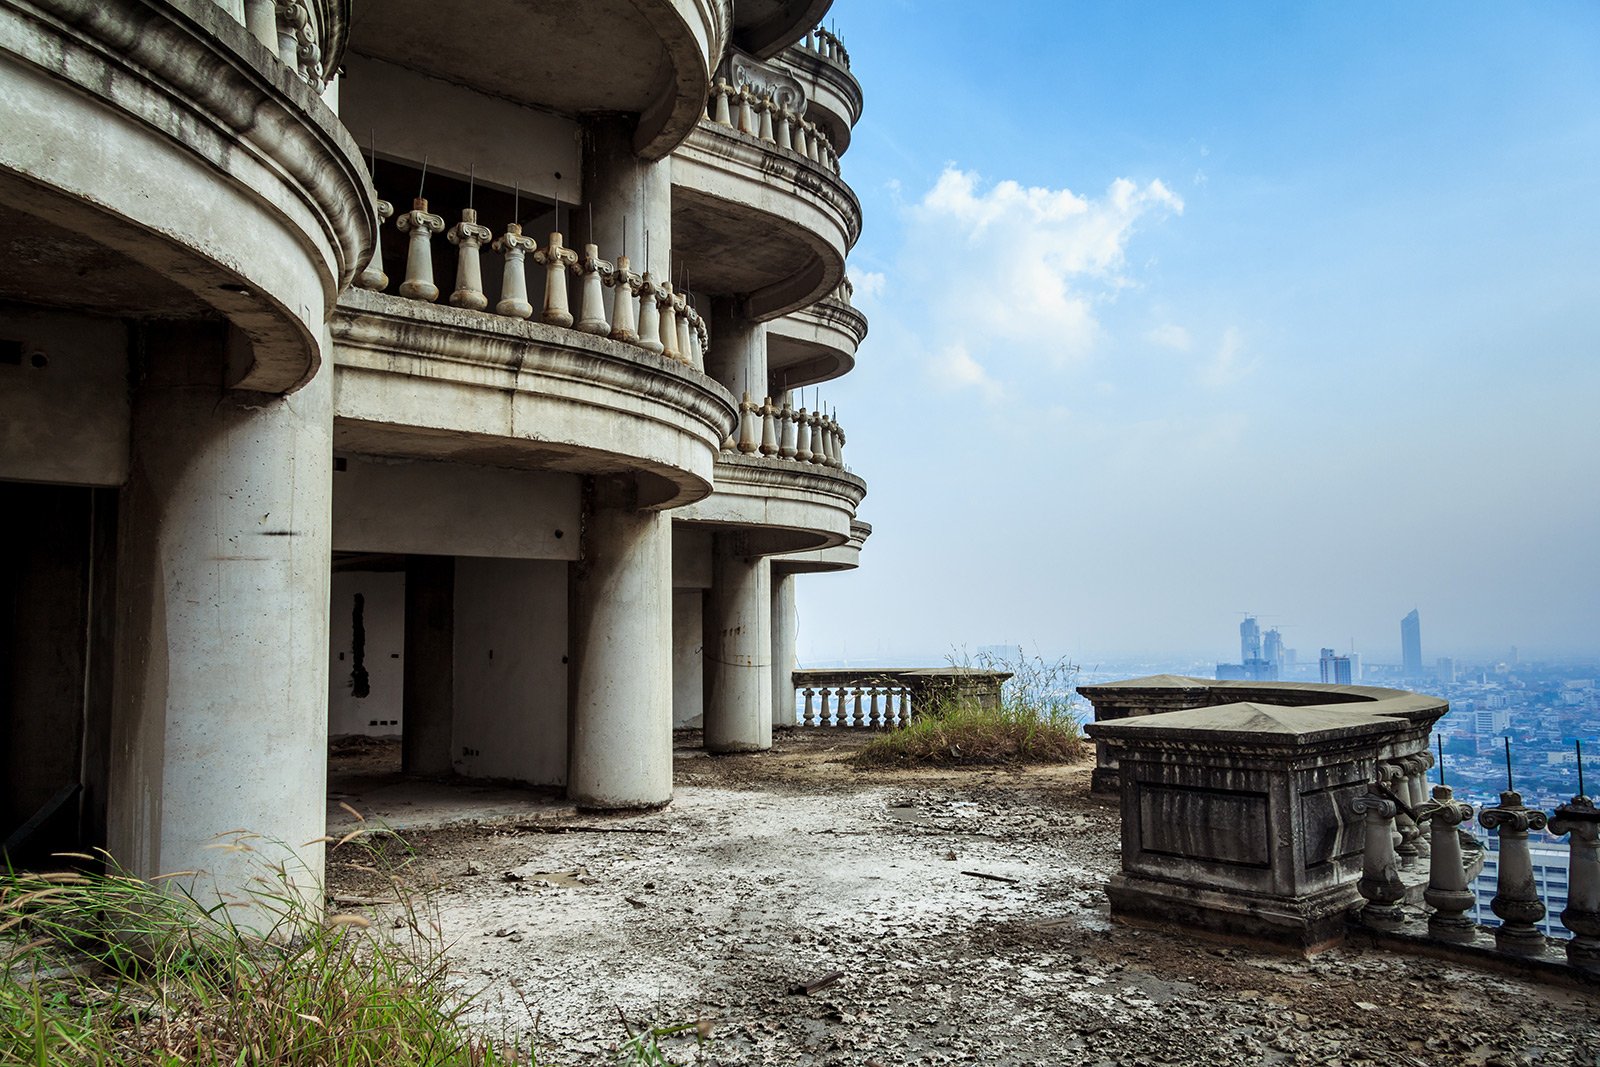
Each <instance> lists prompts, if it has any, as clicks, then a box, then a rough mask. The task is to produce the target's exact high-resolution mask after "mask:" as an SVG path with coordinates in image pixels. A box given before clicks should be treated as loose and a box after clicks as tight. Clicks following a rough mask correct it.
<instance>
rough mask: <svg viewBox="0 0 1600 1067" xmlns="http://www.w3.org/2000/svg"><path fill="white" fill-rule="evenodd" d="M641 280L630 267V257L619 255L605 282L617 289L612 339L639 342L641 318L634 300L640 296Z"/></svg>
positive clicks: (612, 312) (612, 315) (631, 342)
mask: <svg viewBox="0 0 1600 1067" xmlns="http://www.w3.org/2000/svg"><path fill="white" fill-rule="evenodd" d="M640 281H641V279H640V277H639V276H638V275H637V274H635V273H633V272H632V271H631V270H629V269H628V257H627V256H618V257H617V265H616V266H615V267H614V268H613V269H612V271H611V273H610V275H608V276H607V277H606V279H605V283H606V284H607V285H609V286H611V287H612V288H613V289H615V290H616V292H615V293H614V294H613V295H612V299H611V339H612V340H614V341H626V342H628V343H629V344H638V343H639V318H638V315H637V314H636V313H635V312H634V307H633V302H634V299H635V298H636V297H637V296H638V291H639V283H640Z"/></svg>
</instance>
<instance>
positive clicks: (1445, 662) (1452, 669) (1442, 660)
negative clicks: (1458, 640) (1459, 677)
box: [1434, 656, 1456, 685]
mask: <svg viewBox="0 0 1600 1067" xmlns="http://www.w3.org/2000/svg"><path fill="white" fill-rule="evenodd" d="M1434 672H1435V673H1436V674H1438V676H1439V681H1441V682H1443V683H1444V684H1445V685H1454V684H1455V680H1456V661H1455V660H1453V659H1451V658H1450V657H1449V656H1440V657H1439V661H1438V663H1437V664H1436V666H1435V668H1434Z"/></svg>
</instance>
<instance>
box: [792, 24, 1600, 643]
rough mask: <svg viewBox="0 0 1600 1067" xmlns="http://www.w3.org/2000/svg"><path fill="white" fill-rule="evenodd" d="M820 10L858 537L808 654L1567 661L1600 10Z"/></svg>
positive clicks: (1598, 440) (1576, 614) (1582, 593)
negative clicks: (859, 500) (836, 71)
mask: <svg viewBox="0 0 1600 1067" xmlns="http://www.w3.org/2000/svg"><path fill="white" fill-rule="evenodd" d="M829 21H830V22H832V23H834V24H836V26H837V29H838V33H839V34H840V36H841V37H842V38H843V39H844V41H845V44H846V46H847V47H848V48H849V49H850V52H851V58H852V62H853V65H854V66H853V70H854V73H855V74H856V75H857V77H858V78H859V79H860V80H861V82H862V84H863V88H864V92H865V96H866V109H865V113H864V116H863V118H862V120H861V122H860V124H859V125H858V126H857V128H856V133H855V138H854V140H853V142H852V146H851V149H850V151H849V153H848V154H847V155H846V156H845V157H844V175H845V177H846V179H847V180H848V181H849V182H850V184H851V185H852V187H853V188H854V189H855V190H856V191H857V193H858V194H859V195H860V197H861V200H862V204H863V209H864V211H865V214H866V228H865V232H864V234H863V237H862V239H861V241H860V243H859V244H858V245H857V247H856V249H855V251H854V252H853V253H852V256H851V275H852V277H853V278H854V279H855V280H856V282H857V287H858V291H857V300H856V303H857V305H858V306H860V307H861V308H862V309H863V310H864V311H865V312H866V313H867V314H868V316H869V317H870V320H871V331H872V332H871V336H870V337H869V338H868V339H867V342H866V344H865V345H864V346H863V348H862V351H861V353H860V355H859V358H858V364H857V369H856V371H855V372H854V373H853V374H851V375H850V376H848V377H847V378H845V379H843V380H841V381H838V382H833V383H829V384H827V385H825V386H824V387H823V389H822V395H823V399H824V400H825V401H826V402H828V403H830V404H834V405H837V406H838V408H839V411H840V419H841V422H842V423H843V425H844V427H845V430H846V432H847V434H848V435H849V443H848V445H847V448H846V459H847V462H848V463H849V464H850V465H851V467H852V468H853V469H855V470H856V471H858V472H859V473H861V474H862V475H863V476H864V477H865V478H866V479H867V482H868V486H869V495H868V497H867V500H866V502H865V504H864V506H863V508H862V517H863V518H865V519H866V520H867V521H869V522H872V523H873V524H874V534H873V537H872V539H871V541H869V543H868V545H867V549H866V551H865V553H864V554H863V557H862V566H861V568H860V569H859V570H858V571H855V572H850V573H847V574H839V575H824V576H819V577H808V578H805V579H802V581H801V583H800V605H801V639H800V654H801V658H802V661H805V662H813V661H820V660H833V659H837V658H841V657H849V658H850V659H851V660H862V661H866V660H869V659H888V660H900V659H909V658H917V659H926V658H929V657H934V658H938V657H941V656H942V655H943V654H944V653H945V652H946V651H948V650H951V649H954V648H958V647H961V646H966V647H975V646H978V645H986V644H998V643H1009V644H1022V645H1024V646H1026V647H1027V648H1028V649H1029V650H1030V651H1032V650H1034V649H1036V648H1037V649H1038V650H1040V651H1041V652H1043V653H1045V654H1047V655H1058V654H1065V655H1070V656H1072V657H1074V658H1075V659H1077V660H1079V661H1080V662H1084V663H1092V662H1099V661H1104V660H1110V659H1116V658H1120V657H1136V656H1165V657H1185V656H1190V655H1192V656H1197V657H1207V656H1215V657H1219V658H1222V657H1226V656H1227V655H1229V654H1230V653H1231V654H1233V655H1237V649H1238V643H1237V629H1236V627H1237V623H1238V619H1239V617H1240V612H1242V611H1246V610H1248V611H1253V612H1258V613H1261V614H1262V615H1263V616H1267V617H1266V618H1264V620H1263V621H1264V623H1265V624H1267V625H1272V624H1278V625H1281V626H1282V627H1283V628H1284V631H1285V634H1286V638H1287V642H1288V644H1289V645H1290V646H1291V647H1295V648H1297V649H1298V650H1299V651H1300V652H1301V654H1302V656H1304V655H1308V654H1309V655H1313V656H1314V655H1315V652H1316V649H1317V648H1318V647H1320V646H1322V645H1335V646H1338V647H1340V648H1347V647H1349V646H1350V645H1351V644H1352V643H1353V644H1354V647H1355V649H1356V650H1357V651H1359V652H1361V653H1362V654H1363V656H1364V657H1365V658H1366V659H1367V660H1368V661H1369V662H1377V663H1382V662H1392V661H1396V660H1398V658H1399V619H1400V617H1401V616H1402V615H1404V614H1405V613H1406V612H1407V611H1409V610H1411V609H1412V608H1413V607H1415V608H1418V609H1419V611H1420V612H1421V615H1422V620H1423V638H1424V649H1423V651H1424V656H1425V657H1427V658H1429V659H1432V658H1433V657H1435V656H1446V655H1453V656H1457V657H1462V658H1472V657H1475V656H1491V655H1492V656H1504V655H1505V654H1506V653H1507V651H1508V649H1509V647H1510V646H1511V645H1513V644H1515V645H1518V646H1519V648H1520V649H1521V651H1522V654H1523V656H1524V657H1530V656H1538V655H1549V656H1555V655H1570V654H1589V655H1600V412H1597V408H1600V403H1597V401H1600V369H1597V368H1600V364H1597V360H1596V356H1597V355H1600V352H1597V349H1600V205H1597V203H1596V195H1597V193H1600V4H1594V3H1545V4H1489V3H1451V4H1443V3H1439V4H1432V3H1406V4H1399V3H1396V4H1377V3H1350V2H1346V3H1325V4H1305V5H1298V4H1278V3H1265V2H1261V3H1249V4H1210V3H1207V4H1177V3H1174V4H1138V3H1112V2H1104V3H1079V2H1064V3H1020V2H1019V3H1007V2H1004V0H996V2H991V3H985V4H975V3H964V2H947V3H922V2H914V0H838V2H837V3H836V4H835V5H834V8H833V11H832V12H831V14H830V16H829Z"/></svg>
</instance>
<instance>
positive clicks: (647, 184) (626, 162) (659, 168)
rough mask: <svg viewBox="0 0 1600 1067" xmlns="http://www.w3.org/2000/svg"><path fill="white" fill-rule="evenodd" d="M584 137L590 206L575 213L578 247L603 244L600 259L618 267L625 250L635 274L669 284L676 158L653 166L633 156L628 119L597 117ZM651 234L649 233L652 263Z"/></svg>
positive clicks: (585, 186) (573, 214)
mask: <svg viewBox="0 0 1600 1067" xmlns="http://www.w3.org/2000/svg"><path fill="white" fill-rule="evenodd" d="M585 132H586V136H585V142H584V176H585V183H584V188H585V189H586V191H587V193H588V197H589V202H588V204H586V205H584V207H583V209H580V210H575V211H573V212H572V222H571V226H572V231H573V235H574V240H573V244H574V246H576V247H578V248H582V247H583V245H584V244H585V243H586V242H587V243H591V244H595V245H598V246H599V249H600V258H601V259H608V260H611V261H612V262H615V261H616V258H617V257H618V256H619V255H621V254H622V250H623V246H624V245H626V246H627V255H628V259H629V260H630V261H631V269H632V270H633V272H634V273H636V274H643V273H644V272H645V271H646V270H648V271H650V274H651V276H652V277H653V278H655V280H656V281H658V282H662V281H667V280H669V279H668V275H667V272H668V269H669V265H668V255H669V253H670V251H671V249H672V157H671V156H668V157H666V158H665V159H659V160H656V161H655V162H653V163H652V162H649V161H647V160H642V159H640V158H639V157H638V156H636V155H634V154H633V129H632V123H631V122H630V121H629V120H627V119H623V118H597V119H594V120H592V121H591V122H590V123H589V125H588V128H587V130H586V131H585ZM590 209H592V211H593V226H592V227H591V225H590ZM624 227H626V229H624ZM646 230H648V231H649V232H650V258H649V262H648V263H647V262H646V261H645V239H644V235H645V231H646ZM580 236H581V237H582V239H581V240H580V239H578V238H579V237H580ZM624 237H626V239H624ZM674 281H675V279H674Z"/></svg>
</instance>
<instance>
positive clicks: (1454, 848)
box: [1352, 742, 1600, 973]
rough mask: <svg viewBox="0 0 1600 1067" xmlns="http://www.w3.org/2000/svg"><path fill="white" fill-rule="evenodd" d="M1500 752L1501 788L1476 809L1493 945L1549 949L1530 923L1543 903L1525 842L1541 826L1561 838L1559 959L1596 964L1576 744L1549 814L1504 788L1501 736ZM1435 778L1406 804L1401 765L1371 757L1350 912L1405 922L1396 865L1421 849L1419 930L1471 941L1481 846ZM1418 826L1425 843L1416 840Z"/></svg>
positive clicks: (1517, 950) (1407, 775) (1596, 886)
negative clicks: (1492, 844) (1423, 908)
mask: <svg viewBox="0 0 1600 1067" xmlns="http://www.w3.org/2000/svg"><path fill="white" fill-rule="evenodd" d="M1506 761H1507V780H1506V786H1507V788H1506V789H1505V791H1503V792H1502V793H1501V794H1500V800H1499V802H1498V803H1497V804H1493V805H1484V806H1483V807H1482V808H1480V809H1479V810H1478V812H1477V822H1478V825H1479V826H1481V827H1483V828H1484V829H1485V830H1490V831H1493V832H1494V833H1495V835H1496V837H1497V838H1498V845H1499V848H1498V863H1497V866H1496V882H1495V896H1494V899H1493V901H1492V902H1491V904H1490V907H1491V909H1492V910H1493V911H1494V913H1495V915H1496V916H1498V917H1499V919H1500V925H1499V926H1497V927H1495V928H1494V930H1493V936H1494V948H1495V950H1496V951H1498V952H1501V953H1504V954H1506V955H1510V956H1519V957H1540V956H1543V955H1545V954H1546V952H1547V951H1548V950H1549V942H1548V940H1547V939H1546V938H1545V936H1544V935H1543V934H1542V933H1540V931H1539V928H1538V923H1539V922H1540V921H1541V920H1542V919H1544V917H1545V903H1544V901H1543V900H1541V899H1540V898H1539V893H1538V887H1537V883H1536V882H1535V879H1534V874H1533V861H1532V855H1531V852H1530V849H1529V842H1528V834H1529V832H1530V831H1536V830H1541V829H1548V830H1549V831H1550V832H1551V833H1553V834H1556V835H1558V836H1562V835H1564V836H1566V837H1567V847H1568V860H1567V864H1568V866H1567V906H1566V908H1565V909H1564V910H1563V911H1562V912H1561V915H1560V919H1561V923H1562V925H1563V926H1565V927H1566V929H1567V930H1568V931H1570V932H1571V934H1572V937H1571V938H1570V939H1568V940H1567V941H1566V943H1565V947H1566V957H1567V962H1568V963H1569V964H1571V965H1572V966H1574V967H1579V968H1582V969H1583V970H1586V971H1589V972H1593V973H1600V810H1597V809H1596V807H1595V803H1594V801H1593V800H1592V799H1591V798H1590V797H1588V796H1587V795H1585V794H1584V791H1583V776H1582V748H1581V745H1580V746H1579V768H1580V770H1579V778H1578V782H1579V784H1578V795H1576V796H1574V797H1573V798H1572V799H1571V800H1569V801H1568V802H1567V803H1565V804H1562V805H1561V806H1560V807H1558V808H1556V810H1555V812H1554V813H1550V814H1547V813H1546V812H1544V811H1542V810H1540V809H1538V808H1530V807H1528V806H1527V805H1526V804H1524V803H1523V800H1522V794H1521V793H1519V792H1518V791H1517V790H1516V789H1515V788H1514V787H1513V786H1514V783H1513V781H1512V780H1511V775H1510V746H1509V742H1508V744H1507V750H1506ZM1402 762H1405V761H1402ZM1429 762H1430V763H1431V759H1430V760H1429ZM1442 778H1443V775H1442V774H1441V782H1440V784H1438V785H1436V786H1434V787H1433V789H1432V793H1431V796H1430V798H1429V799H1428V800H1426V801H1423V802H1421V803H1415V802H1414V801H1415V793H1414V790H1413V787H1412V786H1413V778H1412V776H1411V770H1410V769H1408V768H1406V767H1404V766H1401V767H1396V766H1394V765H1393V764H1383V763H1380V764H1379V765H1378V773H1377V775H1376V777H1375V780H1374V781H1373V782H1372V784H1371V785H1370V786H1369V788H1368V790H1367V792H1366V793H1365V794H1364V795H1362V796H1358V797H1357V798H1355V800H1354V802H1353V805H1352V806H1353V809H1354V811H1355V812H1356V814H1358V815H1361V816H1362V817H1363V818H1364V820H1365V847H1364V850H1363V854H1362V875H1361V880H1360V882H1359V883H1357V889H1358V890H1359V891H1360V893H1361V895H1362V897H1363V898H1365V900H1366V904H1365V905H1364V906H1363V907H1362V909H1361V912H1360V917H1361V921H1362V922H1363V923H1364V924H1365V925H1367V926H1368V927H1371V928H1373V929H1377V930H1387V931H1396V930H1400V929H1402V928H1403V927H1404V926H1405V923H1406V916H1405V914H1404V909H1403V908H1402V901H1403V900H1404V899H1405V897H1406V887H1405V884H1404V879H1403V877H1402V872H1403V871H1404V870H1405V869H1406V868H1407V867H1408V866H1415V865H1417V864H1418V863H1419V862H1420V857H1422V856H1426V858H1427V860H1428V883H1427V888H1426V890H1425V891H1424V893H1423V899H1424V900H1425V901H1426V903H1427V904H1428V906H1429V908H1431V909H1432V911H1431V914H1430V915H1429V917H1428V927H1427V929H1428V936H1429V937H1431V938H1433V939H1436V940H1439V941H1443V942H1448V943H1452V944H1473V943H1475V942H1478V941H1479V940H1480V937H1481V930H1480V928H1479V927H1478V925H1477V923H1475V922H1474V921H1473V920H1472V919H1470V918H1469V917H1468V912H1470V911H1471V910H1472V909H1473V906H1474V904H1475V902H1476V896H1475V894H1474V893H1473V891H1472V882H1473V879H1474V878H1475V877H1476V876H1477V874H1478V872H1479V870H1481V868H1482V866H1483V863H1484V849H1483V846H1482V845H1481V844H1480V843H1479V842H1478V841H1477V839H1476V838H1474V837H1473V836H1472V835H1471V834H1469V833H1467V832H1466V831H1465V830H1464V829H1462V827H1463V826H1464V825H1465V824H1466V823H1468V822H1469V821H1470V820H1471V819H1472V818H1473V808H1472V805H1470V804H1466V803H1463V802H1461V801H1458V800H1456V799H1455V798H1454V795H1453V793H1452V791H1451V789H1450V787H1449V786H1447V785H1445V784H1444V783H1443V781H1442ZM1408 826H1409V827H1413V828H1415V831H1416V833H1415V836H1413V837H1410V838H1408V829H1407V828H1408ZM1424 832H1425V833H1426V842H1427V844H1426V846H1424V847H1421V848H1418V847H1417V846H1418V844H1419V843H1420V842H1422V841H1423V840H1424V837H1423V834H1424ZM1408 844H1410V845H1411V846H1412V850H1411V851H1410V852H1409V854H1408V853H1407V852H1406V851H1405V849H1406V846H1407V845H1408Z"/></svg>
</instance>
